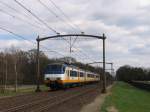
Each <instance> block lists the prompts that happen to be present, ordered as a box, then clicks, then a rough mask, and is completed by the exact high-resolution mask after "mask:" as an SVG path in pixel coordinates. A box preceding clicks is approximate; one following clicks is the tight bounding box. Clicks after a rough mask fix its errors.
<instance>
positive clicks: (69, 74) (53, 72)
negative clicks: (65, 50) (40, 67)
mask: <svg viewBox="0 0 150 112" xmlns="http://www.w3.org/2000/svg"><path fill="white" fill-rule="evenodd" d="M99 80H100V75H99V74H96V73H92V72H89V71H85V70H82V69H80V68H78V67H76V66H73V65H70V64H65V63H54V64H49V65H47V67H46V69H45V72H44V82H45V84H46V86H48V87H50V88H51V89H59V88H69V87H72V86H79V85H83V84H88V83H94V82H98V81H99Z"/></svg>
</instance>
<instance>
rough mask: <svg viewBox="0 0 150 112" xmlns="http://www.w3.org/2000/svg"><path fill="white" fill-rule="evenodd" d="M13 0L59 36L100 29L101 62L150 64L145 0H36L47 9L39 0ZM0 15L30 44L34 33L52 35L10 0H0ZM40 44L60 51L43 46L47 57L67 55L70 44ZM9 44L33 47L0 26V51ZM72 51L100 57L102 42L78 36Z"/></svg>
mask: <svg viewBox="0 0 150 112" xmlns="http://www.w3.org/2000/svg"><path fill="white" fill-rule="evenodd" d="M17 1H19V2H20V3H21V4H23V5H24V6H25V7H26V8H27V9H29V10H30V11H32V12H33V13H34V14H35V15H36V16H38V17H39V18H40V19H42V20H43V21H44V22H45V23H46V24H47V25H48V26H49V27H51V28H53V29H54V30H56V31H57V32H59V33H61V34H67V33H80V32H81V31H83V32H85V34H94V35H102V34H103V33H105V35H106V36H107V39H106V61H107V62H114V64H115V68H118V67H119V66H122V65H126V64H128V65H132V66H140V67H141V66H142V67H149V65H150V61H149V55H150V37H149V34H150V13H149V10H150V0H41V1H42V3H43V4H44V5H45V6H46V7H47V8H49V9H47V8H46V7H44V6H43V5H42V4H41V3H40V2H39V0H17ZM51 1H53V3H55V4H56V5H57V8H56V7H55V6H54V4H52V2H51ZM58 7H59V8H60V9H61V10H62V11H63V12H64V13H65V15H67V16H68V17H69V19H68V18H66V17H65V16H64V15H63V14H62V12H60V10H59V9H58ZM0 15H1V17H0V27H1V28H5V29H7V30H10V31H12V32H14V33H16V34H19V35H21V36H23V37H24V38H26V39H28V40H29V41H34V42H35V39H36V38H37V36H38V35H39V36H40V37H44V36H51V35H55V33H54V32H53V31H51V30H50V29H48V28H47V27H46V26H44V25H43V24H42V23H40V22H39V21H38V20H37V19H36V18H34V17H33V16H32V15H31V14H30V13H29V12H27V11H26V10H24V9H23V8H22V7H20V6H19V5H18V4H17V3H16V2H15V1H14V0H0ZM74 39H75V38H74ZM68 41H69V40H68ZM72 41H73V39H72ZM41 44H42V45H44V44H45V46H46V47H47V48H48V49H51V50H53V51H57V52H59V53H61V54H58V53H56V52H47V49H45V48H42V50H44V51H45V53H46V54H47V55H48V56H49V57H62V56H63V55H65V56H70V54H69V45H68V43H67V42H66V41H64V40H48V41H45V42H42V43H41ZM12 46H15V47H17V48H19V49H24V50H29V49H32V48H35V47H36V45H34V44H33V43H30V42H28V41H25V40H22V39H19V38H18V37H15V36H13V35H11V34H10V33H8V32H6V31H3V30H0V50H4V49H6V48H10V47H12ZM72 50H73V52H72V53H71V56H73V57H76V58H77V59H78V60H80V61H82V62H92V61H101V60H102V42H101V40H96V39H86V40H84V39H77V40H76V43H75V44H74V46H73V48H72Z"/></svg>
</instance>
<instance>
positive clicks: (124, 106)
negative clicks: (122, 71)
mask: <svg viewBox="0 0 150 112" xmlns="http://www.w3.org/2000/svg"><path fill="white" fill-rule="evenodd" d="M100 112H150V92H148V91H144V90H140V89H137V88H135V87H133V86H131V85H129V84H127V83H123V82H117V83H116V84H115V85H114V86H113V88H112V92H111V93H110V95H109V96H107V97H106V99H105V101H104V103H103V105H102V107H101V111H100Z"/></svg>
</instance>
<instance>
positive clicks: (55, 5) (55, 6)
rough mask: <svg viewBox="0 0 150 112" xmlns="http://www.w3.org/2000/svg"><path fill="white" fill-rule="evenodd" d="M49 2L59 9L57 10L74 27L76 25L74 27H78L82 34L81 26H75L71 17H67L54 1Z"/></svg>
mask: <svg viewBox="0 0 150 112" xmlns="http://www.w3.org/2000/svg"><path fill="white" fill-rule="evenodd" d="M49 2H51V3H52V4H53V5H54V6H55V7H56V8H57V10H59V11H60V12H61V13H62V14H63V16H64V17H65V18H66V19H67V20H68V21H69V22H70V23H71V24H72V25H74V26H75V27H77V28H78V29H79V30H80V31H81V32H83V31H82V30H81V28H80V27H79V26H77V25H76V24H73V22H72V20H71V19H70V18H69V16H68V15H66V14H65V13H64V11H63V10H62V9H61V8H59V7H58V6H57V5H56V3H55V2H54V1H52V0H49Z"/></svg>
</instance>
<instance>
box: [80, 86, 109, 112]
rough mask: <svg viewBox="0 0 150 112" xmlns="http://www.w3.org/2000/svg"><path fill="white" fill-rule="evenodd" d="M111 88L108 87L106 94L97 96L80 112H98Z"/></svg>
mask: <svg viewBox="0 0 150 112" xmlns="http://www.w3.org/2000/svg"><path fill="white" fill-rule="evenodd" d="M111 88H112V86H109V87H108V88H107V93H106V94H101V95H98V96H97V97H96V98H95V100H94V101H93V102H92V103H90V104H88V105H85V106H84V107H83V108H82V109H81V111H80V112H100V108H101V105H102V104H103V102H104V101H105V98H106V96H108V95H110V94H111Z"/></svg>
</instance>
